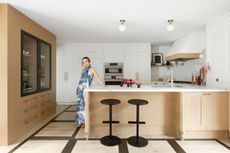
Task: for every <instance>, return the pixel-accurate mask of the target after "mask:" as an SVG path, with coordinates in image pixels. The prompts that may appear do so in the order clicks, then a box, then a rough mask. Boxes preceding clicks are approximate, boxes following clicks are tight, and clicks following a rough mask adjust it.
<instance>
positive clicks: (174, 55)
mask: <svg viewBox="0 0 230 153" xmlns="http://www.w3.org/2000/svg"><path fill="white" fill-rule="evenodd" d="M204 50H205V33H203V32H201V33H192V34H189V35H187V36H184V37H182V38H180V39H178V40H177V41H175V42H174V44H173V45H172V47H171V49H170V50H169V52H168V54H167V55H166V57H165V60H166V61H187V60H192V59H198V58H199V57H200V54H202V52H203V51H204Z"/></svg>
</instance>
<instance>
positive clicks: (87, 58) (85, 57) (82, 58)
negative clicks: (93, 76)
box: [82, 56, 90, 63]
mask: <svg viewBox="0 0 230 153" xmlns="http://www.w3.org/2000/svg"><path fill="white" fill-rule="evenodd" d="M84 59H87V60H88V61H89V63H90V59H89V57H87V56H85V57H83V58H82V60H84Z"/></svg>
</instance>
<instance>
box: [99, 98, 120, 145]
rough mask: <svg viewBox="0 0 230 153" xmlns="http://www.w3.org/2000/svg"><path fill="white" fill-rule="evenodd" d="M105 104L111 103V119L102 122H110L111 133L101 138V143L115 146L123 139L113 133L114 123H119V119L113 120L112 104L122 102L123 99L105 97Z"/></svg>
mask: <svg viewBox="0 0 230 153" xmlns="http://www.w3.org/2000/svg"><path fill="white" fill-rule="evenodd" d="M101 103H102V104H104V105H109V121H102V123H107V124H109V135H107V136H104V137H102V138H101V143H102V144H103V145H105V146H115V145H118V144H120V143H121V139H120V138H119V137H117V136H114V135H112V124H113V123H119V121H113V120H112V106H113V105H117V104H120V103H121V101H120V100H118V99H104V100H102V101H101Z"/></svg>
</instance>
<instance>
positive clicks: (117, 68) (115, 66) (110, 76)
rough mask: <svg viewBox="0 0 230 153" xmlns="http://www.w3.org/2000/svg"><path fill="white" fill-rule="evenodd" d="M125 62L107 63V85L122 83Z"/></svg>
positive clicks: (105, 76)
mask: <svg viewBox="0 0 230 153" xmlns="http://www.w3.org/2000/svg"><path fill="white" fill-rule="evenodd" d="M123 76H124V74H123V63H105V64H104V80H105V85H120V84H121V82H122V81H123Z"/></svg>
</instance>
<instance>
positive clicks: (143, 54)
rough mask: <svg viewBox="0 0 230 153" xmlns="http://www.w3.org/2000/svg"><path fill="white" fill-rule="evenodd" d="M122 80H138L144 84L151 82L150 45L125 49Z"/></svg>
mask: <svg viewBox="0 0 230 153" xmlns="http://www.w3.org/2000/svg"><path fill="white" fill-rule="evenodd" d="M124 78H126V79H135V80H139V81H140V82H141V83H144V84H149V83H150V82H151V46H150V45H143V46H126V47H125V62H124Z"/></svg>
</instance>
